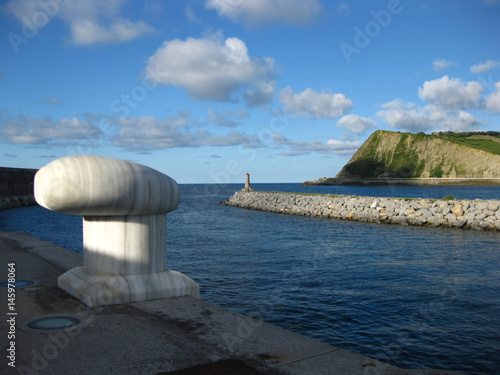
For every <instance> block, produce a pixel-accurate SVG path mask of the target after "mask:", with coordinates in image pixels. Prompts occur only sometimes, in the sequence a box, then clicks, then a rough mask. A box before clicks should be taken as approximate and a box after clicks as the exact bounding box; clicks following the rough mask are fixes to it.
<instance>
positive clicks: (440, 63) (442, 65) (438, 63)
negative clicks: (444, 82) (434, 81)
mask: <svg viewBox="0 0 500 375" xmlns="http://www.w3.org/2000/svg"><path fill="white" fill-rule="evenodd" d="M432 64H433V65H434V70H437V71H443V70H446V69H448V68H449V67H450V66H455V65H458V61H449V60H445V59H436V60H434V61H433V63H432Z"/></svg>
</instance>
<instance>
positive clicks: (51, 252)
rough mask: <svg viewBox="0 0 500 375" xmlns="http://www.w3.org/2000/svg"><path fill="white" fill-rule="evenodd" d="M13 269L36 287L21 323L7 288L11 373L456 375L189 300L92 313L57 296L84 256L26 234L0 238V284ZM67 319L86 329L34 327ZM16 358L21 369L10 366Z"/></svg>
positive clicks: (3, 367) (0, 328)
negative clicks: (389, 360) (404, 365)
mask: <svg viewBox="0 0 500 375" xmlns="http://www.w3.org/2000/svg"><path fill="white" fill-rule="evenodd" d="M10 263H14V264H15V265H14V268H15V277H16V280H18V281H19V280H32V281H34V284H32V285H29V286H24V287H16V288H15V304H14V305H11V306H13V307H14V312H16V313H17V315H8V306H9V305H8V301H9V300H8V296H7V288H5V287H0V306H1V308H0V311H1V314H2V316H1V318H0V347H1V348H2V350H1V356H0V373H1V374H5V375H8V374H54V375H56V374H57V375H61V374H64V375H72V374H85V375H93V374H96V375H97V374H99V375H106V374H113V375H115V374H141V375H142V374H172V375H174V374H177V375H188V374H190V375H191V374H200V375H210V374H221V375H231V374H233V375H244V374H248V375H252V374H294V375H303V374H349V375H353V374H356V375H358V374H359V375H386V374H387V375H389V374H394V375H400V374H401V375H402V374H410V375H438V374H442V375H448V374H458V373H457V372H452V371H444V370H429V369H421V370H418V369H417V370H403V369H400V368H397V367H394V366H391V365H388V364H385V363H382V362H379V361H376V360H373V359H370V358H367V357H364V356H361V355H359V354H355V353H351V352H348V351H345V350H342V349H340V348H337V347H333V346H330V345H327V344H324V343H321V342H318V341H315V340H312V339H309V338H306V337H304V336H301V335H298V334H295V333H292V332H289V331H286V330H284V329H281V328H278V327H275V326H272V325H270V324H267V323H264V322H261V321H258V320H255V319H252V318H250V317H247V316H244V315H240V314H236V313H233V312H230V311H228V310H225V309H222V308H219V307H217V306H214V305H211V304H209V303H207V302H204V301H202V300H197V299H194V298H191V297H177V298H170V299H163V300H154V301H146V302H139V303H132V304H126V305H114V306H103V307H95V308H89V307H86V306H85V305H83V304H82V303H80V302H79V301H78V300H76V299H75V298H73V297H71V296H70V295H69V294H67V293H66V292H64V291H62V290H60V289H59V288H57V278H58V277H59V276H60V275H61V274H62V273H63V272H65V271H66V270H68V269H70V268H73V267H77V266H80V265H82V256H81V255H80V254H77V253H74V252H71V251H69V250H67V249H64V248H62V247H59V246H56V245H54V244H51V243H48V242H45V241H42V240H40V239H38V238H36V237H33V236H31V235H28V234H26V233H22V232H2V231H0V281H4V280H7V276H8V264H10ZM200 287H201V288H203V285H201V286H200ZM10 302H12V301H10ZM60 315H63V316H68V317H73V318H77V319H78V320H79V321H80V324H78V325H76V326H74V327H67V328H63V329H59V330H52V331H40V330H36V329H33V328H30V327H29V326H28V322H30V321H32V320H34V319H37V318H40V317H50V316H60ZM12 317H14V318H15V319H14V320H15V325H14V326H13V327H14V328H11V325H10V322H9V321H8V320H9V319H12ZM11 321H12V320H11ZM9 333H13V334H14V335H15V338H14V339H9V338H8V334H9ZM11 341H12V342H13V343H14V350H12V348H11V346H12V344H11ZM9 349H10V351H9ZM10 352H13V353H15V366H16V367H11V366H9V365H8V363H9V362H11V363H12V358H11V359H8V358H7V356H8V355H9V353H10Z"/></svg>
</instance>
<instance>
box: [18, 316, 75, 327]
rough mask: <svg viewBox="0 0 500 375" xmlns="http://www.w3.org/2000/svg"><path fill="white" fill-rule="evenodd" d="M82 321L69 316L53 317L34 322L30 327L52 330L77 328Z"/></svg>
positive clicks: (30, 323) (29, 324)
mask: <svg viewBox="0 0 500 375" xmlns="http://www.w3.org/2000/svg"><path fill="white" fill-rule="evenodd" d="M78 323H80V321H79V320H78V319H76V318H72V317H69V316H51V317H48V318H40V319H35V320H32V321H31V322H29V323H28V326H29V327H31V328H34V329H42V330H52V329H62V328H68V327H73V326H76V325H77V324H78Z"/></svg>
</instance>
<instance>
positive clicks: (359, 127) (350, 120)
mask: <svg viewBox="0 0 500 375" xmlns="http://www.w3.org/2000/svg"><path fill="white" fill-rule="evenodd" d="M337 124H338V125H340V126H342V127H343V128H345V129H346V130H349V131H351V132H353V133H358V134H359V133H362V132H364V131H365V130H367V129H369V128H372V127H375V126H377V123H376V122H375V121H374V120H372V119H369V118H366V117H360V116H358V115H352V114H351V115H346V116H344V117H342V118H341V119H340V120H339V121H338V122H337Z"/></svg>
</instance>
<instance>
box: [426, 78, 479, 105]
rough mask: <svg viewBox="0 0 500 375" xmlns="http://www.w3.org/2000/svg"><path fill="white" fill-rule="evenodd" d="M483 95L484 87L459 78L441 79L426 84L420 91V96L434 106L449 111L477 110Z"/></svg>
mask: <svg viewBox="0 0 500 375" xmlns="http://www.w3.org/2000/svg"><path fill="white" fill-rule="evenodd" d="M482 93H483V86H482V85H481V84H480V83H479V82H476V81H470V82H467V83H465V82H462V81H461V80H460V79H458V78H451V79H450V78H449V77H448V76H444V77H441V78H439V79H436V80H433V81H426V82H424V85H423V87H420V88H419V89H418V96H419V97H420V98H421V99H423V100H428V101H429V102H431V103H432V104H435V105H437V106H441V107H443V108H444V109H448V110H464V109H472V108H477V106H478V105H479V101H480V99H481V94H482Z"/></svg>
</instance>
